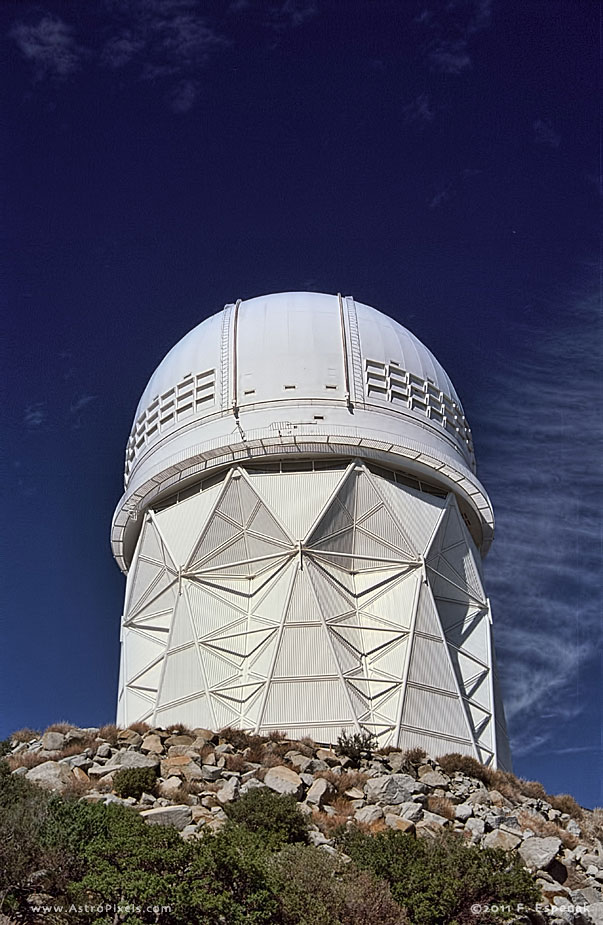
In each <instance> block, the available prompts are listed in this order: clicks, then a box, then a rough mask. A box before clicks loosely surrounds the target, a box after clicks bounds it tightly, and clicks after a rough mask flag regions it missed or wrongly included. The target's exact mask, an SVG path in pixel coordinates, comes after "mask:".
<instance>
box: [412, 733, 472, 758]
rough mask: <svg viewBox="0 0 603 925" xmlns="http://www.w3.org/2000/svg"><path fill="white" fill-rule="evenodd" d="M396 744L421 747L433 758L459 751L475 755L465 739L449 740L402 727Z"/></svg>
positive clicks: (462, 753)
mask: <svg viewBox="0 0 603 925" xmlns="http://www.w3.org/2000/svg"><path fill="white" fill-rule="evenodd" d="M397 745H398V747H399V748H402V749H406V748H422V749H424V750H425V751H426V752H427V754H428V755H431V756H432V757H434V758H437V757H439V756H440V755H445V754H447V753H448V752H459V753H460V754H461V755H471V756H472V757H473V758H474V757H475V752H474V749H473V745H472V744H471V743H470V742H468V741H467V740H466V739H465V740H464V741H460V742H459V741H452V742H451V741H450V739H444V738H441V737H440V736H437V735H433V734H432V735H425V734H421V733H420V732H418V731H416V730H414V729H405V728H404V727H402V729H401V730H400V736H399V738H398V742H397Z"/></svg>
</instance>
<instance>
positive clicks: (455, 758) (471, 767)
mask: <svg viewBox="0 0 603 925" xmlns="http://www.w3.org/2000/svg"><path fill="white" fill-rule="evenodd" d="M437 761H438V764H439V765H440V767H441V768H442V770H443V771H444V772H445V773H446V774H448V775H449V776H452V775H453V774H455V773H457V772H459V773H461V774H464V775H465V776H466V777H472V778H473V779H474V780H479V781H481V782H482V783H483V784H486V786H487V787H491V786H492V782H493V780H494V771H493V770H492V768H487V767H486V766H485V765H484V764H481V763H480V762H479V761H477V760H476V759H475V758H472V757H471V755H461V754H459V752H451V753H450V754H448V755H440V757H439V758H438V759H437Z"/></svg>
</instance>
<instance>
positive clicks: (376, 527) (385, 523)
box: [359, 505, 415, 559]
mask: <svg viewBox="0 0 603 925" xmlns="http://www.w3.org/2000/svg"><path fill="white" fill-rule="evenodd" d="M359 525H360V526H361V527H362V529H363V530H366V531H367V532H368V533H372V534H373V535H374V536H378V537H379V538H380V539H381V540H383V541H384V542H385V543H387V544H388V545H389V546H391V547H392V550H397V551H398V553H401V554H402V558H404V559H409V558H410V559H414V558H415V553H414V550H413V548H412V546H411V544H410V542H409V541H408V540H407V538H406V537H405V536H404V534H403V533H402V531H401V529H400V527H399V526H398V525H397V523H396V522H395V521H394V519H393V517H392V515H391V514H390V513H389V511H388V510H387V509H386V508H385V506H384V505H382V506H381V507H379V508H378V509H377V510H376V511H373V513H372V514H369V516H368V517H365V518H362V519H361V520H360V522H359ZM393 555H394V556H395V552H394V554H393Z"/></svg>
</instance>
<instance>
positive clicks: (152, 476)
mask: <svg viewBox="0 0 603 925" xmlns="http://www.w3.org/2000/svg"><path fill="white" fill-rule="evenodd" d="M283 453H286V454H287V455H288V456H289V455H290V454H294V455H296V456H298V457H300V458H301V457H308V456H310V457H315V456H316V455H325V454H328V455H329V456H331V457H332V456H333V455H335V454H337V455H340V456H347V457H350V456H359V457H362V458H368V457H371V458H373V459H381V460H382V461H385V459H386V458H387V462H388V465H391V464H392V461H394V462H395V463H396V465H399V466H400V467H402V468H404V469H405V470H408V471H410V472H412V473H415V474H416V473H421V472H422V473H423V475H425V474H426V472H427V473H428V475H429V477H430V478H431V479H432V481H434V483H435V484H436V485H440V486H442V487H443V488H444V489H445V490H448V489H450V488H451V486H454V488H455V490H456V492H457V494H458V496H459V498H462V499H463V501H464V503H465V511H464V513H465V516H466V519H467V520H468V521H470V523H471V527H470V529H471V530H472V533H473V535H474V537H475V539H476V542H477V543H478V545H479V546H480V548H481V549H482V553H483V552H485V550H486V548H487V546H488V544H489V541H490V537H491V532H492V511H491V507H490V503H489V501H488V498H487V496H486V494H485V492H484V490H483V488H482V487H481V485H480V483H479V482H478V481H477V479H476V478H475V460H474V454H473V446H472V440H471V432H470V429H469V426H468V423H467V421H466V419H465V416H464V412H463V408H462V405H461V402H460V399H459V397H458V395H457V394H456V391H455V389H454V386H453V385H452V383H451V381H450V379H449V377H448V375H447V374H446V372H445V370H444V369H443V368H442V366H441V365H440V363H439V362H438V361H437V360H436V358H435V357H434V356H433V354H432V353H431V352H430V351H429V350H428V348H427V347H426V346H425V345H424V344H422V343H421V341H419V340H418V338H416V337H415V336H414V334H412V333H411V332H410V331H409V330H407V329H406V328H405V327H403V326H402V325H401V324H399V323H398V322H397V321H394V320H393V319H392V318H389V317H388V316H387V315H384V314H383V313H381V312H380V311H377V310H376V309H374V308H371V307H370V306H368V305H364V304H363V303H360V302H357V301H355V300H354V299H353V298H352V297H350V296H347V297H342V296H341V295H327V294H324V293H315V292H284V293H277V294H273V295H266V296H260V297H257V298H252V299H247V300H238V301H237V302H235V303H231V304H228V305H226V306H225V307H224V309H223V310H222V311H221V312H219V313H218V314H215V315H212V316H211V317H209V318H207V319H206V320H205V321H203V322H201V324H199V325H198V326H197V327H195V328H194V329H193V330H192V331H190V332H189V333H188V334H187V335H186V336H185V337H183V338H182V339H181V340H180V341H179V342H178V343H177V344H176V345H175V346H174V347H173V348H172V349H171V350H170V352H169V353H168V354H167V356H166V357H165V358H164V360H163V361H162V362H161V363H160V364H159V366H158V367H157V369H156V370H155V372H154V373H153V375H152V376H151V378H150V380H149V383H148V385H147V387H146V389H145V390H144V392H143V394H142V397H141V399H140V402H139V404H138V408H137V410H136V414H135V419H134V424H133V427H132V432H131V435H130V439H129V441H128V446H127V451H126V466H125V488H126V491H125V494H124V496H123V497H122V499H121V501H120V504H119V506H118V509H117V512H116V516H115V520H114V527H113V535H112V542H113V548H114V553H115V555H116V558H117V560H118V562H119V564H120V566H121V567H122V568H123V569H125V568H127V564H128V561H129V559H130V557H131V553H132V550H133V546H134V543H135V541H136V537H137V535H138V532H139V523H138V524H137V520H138V515H139V514H140V513H142V512H143V511H144V510H145V509H146V508H147V507H148V505H149V504H150V503H151V502H153V503H157V501H159V500H162V499H164V498H165V497H166V496H167V495H169V494H174V492H175V491H178V490H183V489H185V488H186V487H187V485H189V484H190V483H191V480H195V479H196V480H197V481H199V479H200V478H203V476H204V475H205V474H207V472H208V471H209V470H217V469H218V468H220V467H224V466H226V465H229V464H232V462H233V461H235V460H239V459H241V458H257V457H260V458H261V457H264V458H267V457H280V456H282V455H283Z"/></svg>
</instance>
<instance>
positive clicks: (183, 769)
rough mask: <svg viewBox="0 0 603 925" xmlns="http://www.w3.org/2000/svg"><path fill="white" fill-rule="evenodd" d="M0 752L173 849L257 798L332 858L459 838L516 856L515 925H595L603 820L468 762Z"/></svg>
mask: <svg viewBox="0 0 603 925" xmlns="http://www.w3.org/2000/svg"><path fill="white" fill-rule="evenodd" d="M4 752H5V756H4V757H5V758H6V761H7V763H8V765H9V767H10V770H11V773H12V775H16V776H21V775H22V776H24V777H26V778H27V779H28V780H29V781H31V782H33V783H35V784H36V785H38V786H39V787H42V788H45V789H47V790H53V791H57V792H58V793H60V794H63V795H68V796H71V797H75V798H76V799H78V800H79V801H82V802H89V803H105V804H112V803H115V804H123V805H125V806H129V807H132V808H133V809H134V810H136V811H137V812H138V813H139V814H140V816H141V817H142V819H144V820H145V822H146V823H148V824H149V825H157V824H160V825H167V826H171V827H174V828H175V829H176V830H178V832H179V833H180V836H181V838H182V839H184V840H194V839H200V838H202V837H203V834H204V833H205V832H207V831H208V830H211V831H213V832H217V831H219V830H220V829H221V828H222V827H223V826H224V825H225V823H226V821H227V819H228V813H227V810H228V807H229V804H233V803H234V802H236V801H238V800H239V799H240V798H241V797H242V796H243V795H245V794H246V793H249V792H250V791H252V790H256V789H263V788H269V789H270V790H272V791H274V792H276V793H278V794H288V795H291V796H292V797H294V799H295V800H296V801H297V803H298V806H299V809H300V810H301V812H302V813H303V814H305V815H306V816H307V818H308V820H309V822H310V829H309V840H310V843H311V844H312V845H314V846H318V847H320V848H322V849H323V850H324V851H325V852H327V853H330V854H331V855H336V854H337V853H338V848H337V847H336V842H335V839H334V832H335V830H336V829H337V828H338V827H341V826H348V827H349V826H354V825H356V826H358V827H360V828H361V829H362V830H363V831H366V832H371V833H379V832H382V831H386V830H387V829H393V830H399V831H400V832H403V833H405V834H406V835H407V836H408V837H409V838H417V839H435V838H437V837H438V836H440V835H441V834H442V833H444V832H447V831H452V832H457V833H459V834H460V835H461V836H462V837H463V839H465V840H466V842H467V843H468V844H471V845H478V846H480V847H482V848H501V849H504V850H505V851H508V852H511V853H513V854H517V855H518V856H519V858H520V859H521V864H522V865H523V866H524V867H525V868H527V869H528V870H529V871H530V872H531V873H532V875H533V877H534V878H535V882H536V884H537V886H538V888H539V889H540V892H541V897H542V899H541V903H540V904H538V906H537V911H535V912H531V913H530V915H529V916H528V917H527V918H523V919H521V917H520V918H518V919H517V920H518V921H519V920H521V921H530V922H541V923H545V922H563V923H568V925H569V923H572V925H593V923H594V925H603V810H598V809H596V810H594V811H589V810H586V809H583V808H581V807H580V806H579V805H578V804H577V803H576V802H575V801H574V800H573V799H572V798H571V797H570V796H568V795H562V796H550V795H548V794H546V792H545V791H544V789H543V787H542V785H540V784H538V783H536V782H533V781H532V782H530V781H523V780H520V779H518V778H516V777H515V776H514V775H512V774H509V773H506V772H503V771H493V770H491V769H488V768H486V767H484V766H483V765H481V764H479V763H478V762H477V761H475V760H474V759H472V758H467V757H466V756H461V755H445V756H441V757H439V758H436V757H434V756H429V755H426V754H425V753H424V752H423V751H422V750H420V749H413V750H410V751H406V752H403V751H400V750H397V749H382V750H373V749H372V748H371V742H370V737H367V736H364V737H362V736H356V737H350V738H346V737H344V738H342V739H341V740H340V744H339V746H338V747H335V748H333V747H323V746H320V745H318V744H316V743H315V742H312V741H310V740H307V739H305V740H302V741H290V740H287V739H286V738H284V737H283V736H281V734H279V733H275V734H272V735H271V736H270V737H269V738H264V737H260V736H253V735H248V734H246V733H245V732H242V731H240V730H233V729H224V730H222V731H220V732H213V731H212V730H207V729H192V730H191V729H187V728H185V727H182V726H173V727H170V728H169V729H159V728H150V727H148V726H146V725H145V724H134V725H133V726H132V727H131V728H128V729H118V728H117V727H115V726H105V727H103V728H100V729H98V728H86V729H82V728H75V727H72V726H69V725H68V724H57V725H56V726H54V727H50V728H49V729H48V730H47V731H46V732H45V733H44V734H43V735H40V734H39V733H35V732H32V731H29V730H22V731H20V732H19V733H17V734H15V735H14V736H13V737H11V739H10V740H7V742H6V743H5V744H4ZM136 769H139V770H136ZM145 769H146V770H145ZM127 771H130V772H132V771H134V773H130V774H124V773H123V772H127ZM137 781H138V783H137ZM145 782H147V783H146V788H147V789H145ZM128 793H130V795H128Z"/></svg>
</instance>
